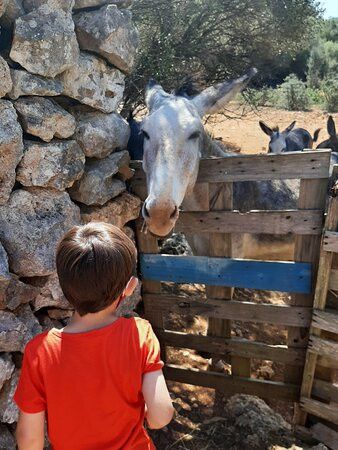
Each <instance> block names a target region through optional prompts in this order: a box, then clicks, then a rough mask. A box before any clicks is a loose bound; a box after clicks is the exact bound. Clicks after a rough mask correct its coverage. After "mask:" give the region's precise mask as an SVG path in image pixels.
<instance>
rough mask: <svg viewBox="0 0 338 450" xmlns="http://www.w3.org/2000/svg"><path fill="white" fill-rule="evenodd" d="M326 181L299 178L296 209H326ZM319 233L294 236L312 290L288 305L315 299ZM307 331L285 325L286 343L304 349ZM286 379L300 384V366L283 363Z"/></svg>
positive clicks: (307, 303) (297, 256) (309, 303)
mask: <svg viewBox="0 0 338 450" xmlns="http://www.w3.org/2000/svg"><path fill="white" fill-rule="evenodd" d="M327 184H328V180H327V179H326V178H323V179H317V180H301V182H300V189H299V199H298V209H322V210H323V212H324V210H325V202H326V195H327V194H326V193H327ZM320 240H321V238H320V236H296V238H295V251H294V261H296V262H309V263H312V280H313V281H312V286H313V289H312V293H311V294H294V295H292V296H291V305H294V306H308V307H312V305H313V299H314V286H315V280H316V274H317V267H318V260H319V250H320ZM308 337H309V330H308V329H306V328H296V327H289V328H288V339H287V343H288V346H289V347H297V348H306V347H307V343H308ZM284 378H285V381H286V382H287V383H293V384H298V385H300V384H301V383H302V378H303V370H302V368H301V367H296V366H286V367H285V375H284ZM295 412H296V414H295V416H294V421H295V422H298V420H299V419H298V418H297V415H298V414H299V411H298V405H295Z"/></svg>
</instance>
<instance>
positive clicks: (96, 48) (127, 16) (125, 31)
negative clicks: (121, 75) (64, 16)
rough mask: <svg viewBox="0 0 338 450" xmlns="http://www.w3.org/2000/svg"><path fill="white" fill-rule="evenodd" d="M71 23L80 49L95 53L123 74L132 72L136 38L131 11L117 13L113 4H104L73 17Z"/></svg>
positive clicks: (137, 38) (118, 11) (137, 40)
mask: <svg viewBox="0 0 338 450" xmlns="http://www.w3.org/2000/svg"><path fill="white" fill-rule="evenodd" d="M74 22H75V31H76V35H77V40H78V42H79V45H80V48H81V49H82V50H89V51H92V52H95V53H98V54H99V55H101V56H103V58H105V59H106V60H107V61H108V62H110V63H111V64H113V66H115V67H117V68H119V69H120V70H123V71H124V72H127V73H128V72H130V71H131V69H132V67H133V65H134V62H135V56H136V53H137V49H138V45H139V37H138V32H137V30H136V28H135V26H134V25H133V23H132V20H131V12H130V11H128V10H122V11H120V10H119V9H118V8H117V6H116V5H106V6H103V7H102V8H101V9H99V10H96V11H89V12H80V13H79V14H76V15H75V16H74Z"/></svg>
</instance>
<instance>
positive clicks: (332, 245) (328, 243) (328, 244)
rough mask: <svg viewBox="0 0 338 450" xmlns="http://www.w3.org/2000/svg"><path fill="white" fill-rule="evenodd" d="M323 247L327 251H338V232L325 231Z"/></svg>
mask: <svg viewBox="0 0 338 450" xmlns="http://www.w3.org/2000/svg"><path fill="white" fill-rule="evenodd" d="M323 249H324V250H325V251H327V252H335V253H338V233H337V232H336V231H325V233H324V237H323Z"/></svg>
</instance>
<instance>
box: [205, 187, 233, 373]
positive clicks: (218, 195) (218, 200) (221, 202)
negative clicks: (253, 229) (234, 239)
mask: <svg viewBox="0 0 338 450" xmlns="http://www.w3.org/2000/svg"><path fill="white" fill-rule="evenodd" d="M208 194H209V195H208V208H209V210H211V211H213V210H216V211H217V212H218V210H230V209H232V208H233V185H232V183H210V184H209V193H208ZM209 256H216V257H231V256H232V255H231V235H230V234H222V233H210V234H209ZM206 295H207V297H211V298H216V299H220V300H221V301H229V300H231V299H232V295H233V288H232V287H225V286H206ZM207 332H208V335H209V336H218V337H225V338H230V337H231V323H230V321H229V320H222V319H219V318H215V317H209V320H208V331H207ZM215 364H217V360H216V358H214V355H213V357H212V359H211V365H210V367H209V368H210V369H211V370H212V369H213V368H214V366H215Z"/></svg>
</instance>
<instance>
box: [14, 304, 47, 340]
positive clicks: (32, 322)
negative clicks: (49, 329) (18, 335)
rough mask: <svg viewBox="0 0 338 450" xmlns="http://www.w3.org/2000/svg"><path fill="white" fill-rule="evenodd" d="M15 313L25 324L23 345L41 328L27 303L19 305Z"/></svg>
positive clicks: (39, 331)
mask: <svg viewBox="0 0 338 450" xmlns="http://www.w3.org/2000/svg"><path fill="white" fill-rule="evenodd" d="M15 314H16V315H17V317H18V319H19V320H21V322H23V323H24V324H25V325H26V328H27V331H26V333H25V336H24V338H23V345H24V346H25V345H26V344H27V343H28V342H29V341H30V340H31V339H32V338H33V337H34V336H36V335H37V334H39V333H41V332H42V328H41V325H40V324H39V321H38V319H37V318H36V317H35V316H34V314H33V311H32V309H31V307H30V306H29V305H28V304H26V305H21V306H20V307H19V308H18V309H17V310H16V311H15Z"/></svg>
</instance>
